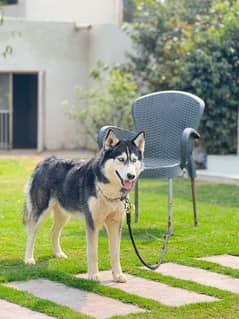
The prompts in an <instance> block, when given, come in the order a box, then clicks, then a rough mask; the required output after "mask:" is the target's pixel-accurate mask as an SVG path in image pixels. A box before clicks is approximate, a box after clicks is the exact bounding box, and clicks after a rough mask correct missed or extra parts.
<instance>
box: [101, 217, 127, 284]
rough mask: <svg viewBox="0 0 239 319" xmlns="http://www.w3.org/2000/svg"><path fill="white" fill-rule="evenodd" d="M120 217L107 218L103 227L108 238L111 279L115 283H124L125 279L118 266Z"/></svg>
mask: <svg viewBox="0 0 239 319" xmlns="http://www.w3.org/2000/svg"><path fill="white" fill-rule="evenodd" d="M121 223H122V217H121V216H120V217H119V216H116V215H115V214H113V215H110V216H108V218H107V219H106V221H105V226H106V229H107V232H108V236H109V248H110V261H111V267H112V274H113V279H114V281H116V282H126V281H127V277H126V276H125V275H124V274H123V273H122V269H121V265H120V239H121Z"/></svg>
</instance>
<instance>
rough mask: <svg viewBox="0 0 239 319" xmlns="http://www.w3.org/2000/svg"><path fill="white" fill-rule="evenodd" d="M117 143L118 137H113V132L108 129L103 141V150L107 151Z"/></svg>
mask: <svg viewBox="0 0 239 319" xmlns="http://www.w3.org/2000/svg"><path fill="white" fill-rule="evenodd" d="M118 142H119V139H118V137H117V136H116V135H115V133H114V131H113V130H111V129H110V130H109V131H108V132H107V135H106V137H105V139H104V149H105V150H108V149H110V148H113V147H114V146H115V145H116V144H117V143H118Z"/></svg>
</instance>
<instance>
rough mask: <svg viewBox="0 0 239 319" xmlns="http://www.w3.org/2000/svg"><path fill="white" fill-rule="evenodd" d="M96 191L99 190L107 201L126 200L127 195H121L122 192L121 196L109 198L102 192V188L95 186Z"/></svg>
mask: <svg viewBox="0 0 239 319" xmlns="http://www.w3.org/2000/svg"><path fill="white" fill-rule="evenodd" d="M97 191H98V192H100V193H101V194H102V195H103V197H104V198H105V199H107V200H108V201H109V202H116V201H122V202H123V201H126V199H127V195H125V196H123V194H122V196H121V197H116V198H110V197H108V196H106V195H105V194H104V193H103V191H102V189H101V188H100V187H99V186H97Z"/></svg>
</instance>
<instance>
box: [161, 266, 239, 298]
mask: <svg viewBox="0 0 239 319" xmlns="http://www.w3.org/2000/svg"><path fill="white" fill-rule="evenodd" d="M156 271H157V272H159V273H160V274H162V275H166V276H172V277H176V278H179V279H185V280H191V281H195V282H198V283H200V284H203V285H206V286H211V287H216V288H219V289H223V290H228V291H230V292H234V293H236V294H239V279H237V278H233V277H230V276H227V275H223V274H217V273H215V272H212V271H208V270H204V269H200V268H195V267H189V266H184V265H179V264H174V263H165V264H162V265H161V266H160V267H159V268H158V269H157V270H156Z"/></svg>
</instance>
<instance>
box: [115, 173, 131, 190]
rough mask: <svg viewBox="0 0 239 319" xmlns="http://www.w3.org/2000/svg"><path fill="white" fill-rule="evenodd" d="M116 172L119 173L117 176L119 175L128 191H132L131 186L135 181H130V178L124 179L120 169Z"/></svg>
mask: <svg viewBox="0 0 239 319" xmlns="http://www.w3.org/2000/svg"><path fill="white" fill-rule="evenodd" d="M116 174H117V176H118V177H119V179H120V181H121V184H122V186H123V188H124V189H125V190H126V191H130V190H131V188H132V187H133V186H134V181H130V180H128V179H125V180H124V179H123V178H122V177H121V176H120V173H119V172H118V171H116Z"/></svg>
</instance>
